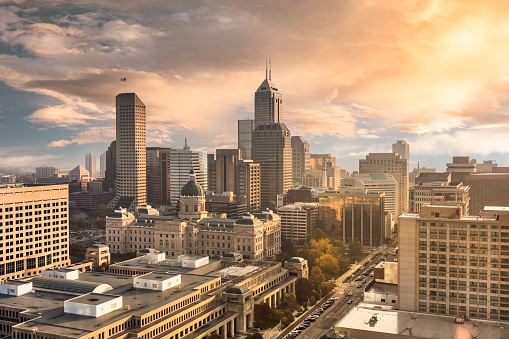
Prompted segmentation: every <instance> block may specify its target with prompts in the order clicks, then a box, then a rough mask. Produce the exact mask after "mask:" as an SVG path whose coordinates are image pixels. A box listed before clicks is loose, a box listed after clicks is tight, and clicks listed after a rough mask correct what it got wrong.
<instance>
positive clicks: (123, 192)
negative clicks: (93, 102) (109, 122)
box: [110, 93, 147, 211]
mask: <svg viewBox="0 0 509 339" xmlns="http://www.w3.org/2000/svg"><path fill="white" fill-rule="evenodd" d="M116 107H117V113H116V114H117V116H116V117H117V123H116V126H117V140H116V141H117V142H116V161H117V164H116V178H115V198H113V200H112V201H111V202H110V207H112V208H115V207H116V208H118V207H125V208H127V209H128V210H131V211H134V210H136V209H137V208H138V207H140V206H143V205H146V204H147V167H146V165H147V164H146V107H145V104H144V103H143V101H141V100H140V98H139V97H138V96H137V95H136V93H120V94H119V95H117V97H116Z"/></svg>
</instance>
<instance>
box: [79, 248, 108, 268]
mask: <svg viewBox="0 0 509 339" xmlns="http://www.w3.org/2000/svg"><path fill="white" fill-rule="evenodd" d="M85 260H86V261H89V260H90V261H93V262H94V267H104V266H106V265H109V264H110V248H109V247H108V246H106V245H104V244H94V245H92V246H89V247H87V253H86V254H85Z"/></svg>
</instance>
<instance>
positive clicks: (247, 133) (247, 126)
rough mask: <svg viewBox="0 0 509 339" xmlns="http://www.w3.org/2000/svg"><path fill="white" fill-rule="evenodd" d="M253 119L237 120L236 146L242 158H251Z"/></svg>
mask: <svg viewBox="0 0 509 339" xmlns="http://www.w3.org/2000/svg"><path fill="white" fill-rule="evenodd" d="M254 127H255V124H254V120H252V119H246V120H239V121H238V136H237V137H238V147H239V149H240V150H241V151H242V159H244V160H251V159H252V157H251V148H252V145H251V144H252V142H251V137H252V133H253V130H254Z"/></svg>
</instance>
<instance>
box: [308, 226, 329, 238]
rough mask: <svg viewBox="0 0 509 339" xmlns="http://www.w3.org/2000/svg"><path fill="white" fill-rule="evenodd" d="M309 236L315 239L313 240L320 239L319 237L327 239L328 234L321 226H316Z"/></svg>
mask: <svg viewBox="0 0 509 339" xmlns="http://www.w3.org/2000/svg"><path fill="white" fill-rule="evenodd" d="M311 238H312V239H315V240H320V239H327V238H329V236H328V235H327V233H325V232H324V230H322V229H321V228H316V229H315V230H314V231H313V235H312V236H311Z"/></svg>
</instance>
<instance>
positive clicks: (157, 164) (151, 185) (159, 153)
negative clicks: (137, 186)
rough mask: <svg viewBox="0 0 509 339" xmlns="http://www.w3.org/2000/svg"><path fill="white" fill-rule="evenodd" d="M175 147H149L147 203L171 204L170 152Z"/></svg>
mask: <svg viewBox="0 0 509 339" xmlns="http://www.w3.org/2000/svg"><path fill="white" fill-rule="evenodd" d="M173 150H175V148H167V147H147V203H148V204H150V205H157V206H159V205H163V206H167V205H170V152H171V151H173Z"/></svg>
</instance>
